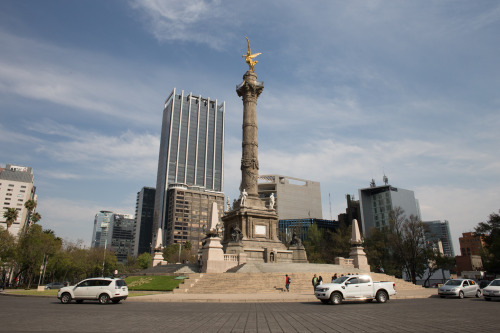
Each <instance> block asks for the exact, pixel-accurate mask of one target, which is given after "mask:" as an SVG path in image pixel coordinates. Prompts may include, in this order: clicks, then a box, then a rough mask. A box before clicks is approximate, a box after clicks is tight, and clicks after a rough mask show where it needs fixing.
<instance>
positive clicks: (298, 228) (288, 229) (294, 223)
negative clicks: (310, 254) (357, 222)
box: [278, 219, 340, 242]
mask: <svg viewBox="0 0 500 333" xmlns="http://www.w3.org/2000/svg"><path fill="white" fill-rule="evenodd" d="M313 224H315V225H316V226H317V227H318V229H320V230H330V231H332V232H334V231H335V230H337V229H338V228H339V227H340V223H339V222H338V221H334V220H323V219H290V220H279V221H278V228H279V237H280V240H281V241H282V242H289V241H290V240H291V239H292V236H293V234H294V233H296V234H297V237H299V238H300V240H301V241H304V240H306V239H307V232H308V231H309V228H310V227H311V226H312V225H313Z"/></svg>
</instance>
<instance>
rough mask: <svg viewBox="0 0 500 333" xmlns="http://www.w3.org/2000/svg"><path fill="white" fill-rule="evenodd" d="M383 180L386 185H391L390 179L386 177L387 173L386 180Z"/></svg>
mask: <svg viewBox="0 0 500 333" xmlns="http://www.w3.org/2000/svg"><path fill="white" fill-rule="evenodd" d="M383 180H384V183H385V185H388V184H389V178H387V176H386V175H385V173H384V178H383Z"/></svg>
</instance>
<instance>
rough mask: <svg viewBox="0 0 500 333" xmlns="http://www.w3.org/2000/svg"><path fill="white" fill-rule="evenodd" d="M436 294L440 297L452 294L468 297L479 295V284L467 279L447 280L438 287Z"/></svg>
mask: <svg viewBox="0 0 500 333" xmlns="http://www.w3.org/2000/svg"><path fill="white" fill-rule="evenodd" d="M438 295H439V296H440V297H441V298H445V297H446V296H454V297H458V298H464V297H466V296H469V297H474V296H476V297H481V289H480V288H479V284H477V283H476V282H475V281H474V280H469V279H453V280H448V281H446V283H445V284H444V285H442V286H441V287H439V289H438Z"/></svg>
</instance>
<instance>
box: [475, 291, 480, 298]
mask: <svg viewBox="0 0 500 333" xmlns="http://www.w3.org/2000/svg"><path fill="white" fill-rule="evenodd" d="M476 297H477V298H479V297H481V290H478V291H477V293H476Z"/></svg>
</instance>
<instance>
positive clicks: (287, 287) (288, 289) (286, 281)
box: [285, 274, 292, 292]
mask: <svg viewBox="0 0 500 333" xmlns="http://www.w3.org/2000/svg"><path fill="white" fill-rule="evenodd" d="M290 282H292V279H290V277H289V276H288V274H286V277H285V287H286V291H287V292H290Z"/></svg>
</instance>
